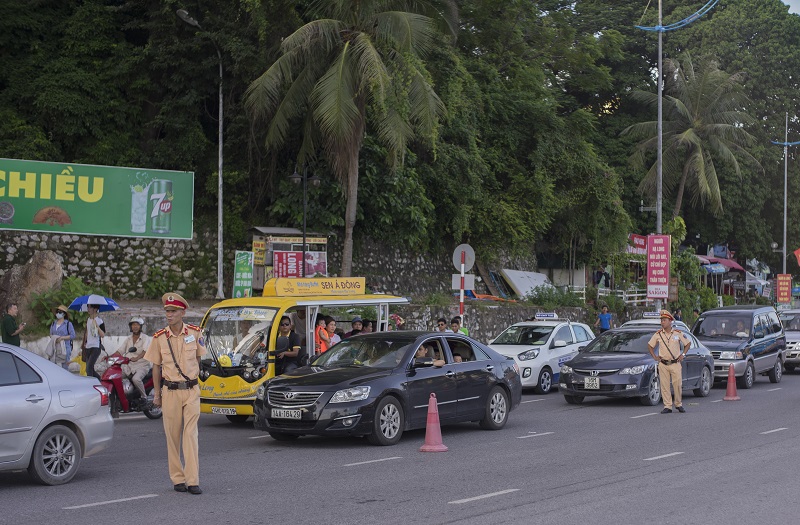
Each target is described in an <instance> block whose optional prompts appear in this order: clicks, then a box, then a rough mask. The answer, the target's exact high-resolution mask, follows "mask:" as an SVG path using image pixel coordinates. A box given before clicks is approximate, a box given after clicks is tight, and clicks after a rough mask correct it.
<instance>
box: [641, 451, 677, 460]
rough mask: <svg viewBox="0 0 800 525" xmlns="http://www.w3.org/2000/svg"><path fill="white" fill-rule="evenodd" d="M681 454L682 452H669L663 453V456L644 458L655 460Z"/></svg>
mask: <svg viewBox="0 0 800 525" xmlns="http://www.w3.org/2000/svg"><path fill="white" fill-rule="evenodd" d="M681 454H683V452H670V453H669V454H664V455H663V456H655V457H652V458H645V461H655V460H657V459H664V458H671V457H672V456H680V455H681Z"/></svg>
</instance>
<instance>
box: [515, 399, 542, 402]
mask: <svg viewBox="0 0 800 525" xmlns="http://www.w3.org/2000/svg"><path fill="white" fill-rule="evenodd" d="M537 401H544V399H528V400H527V401H520V403H536V402H537Z"/></svg>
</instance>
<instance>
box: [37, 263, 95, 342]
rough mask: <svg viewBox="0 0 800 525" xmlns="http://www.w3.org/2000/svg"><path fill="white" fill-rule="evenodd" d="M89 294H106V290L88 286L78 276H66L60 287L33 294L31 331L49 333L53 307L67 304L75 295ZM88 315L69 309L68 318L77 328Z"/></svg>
mask: <svg viewBox="0 0 800 525" xmlns="http://www.w3.org/2000/svg"><path fill="white" fill-rule="evenodd" d="M90 294H97V295H108V292H107V291H106V289H105V288H102V287H100V286H90V285H88V284H86V283H84V282H83V281H82V280H80V279H79V278H78V277H67V278H65V279H64V280H63V281H61V288H58V289H56V290H50V291H47V292H44V293H42V294H37V295H34V297H33V302H32V303H31V309H32V310H33V315H34V316H35V318H36V325H35V327H34V330H33V331H32V333H49V330H50V325H51V324H52V323H53V321H54V319H55V318H54V317H53V309H54V308H55V307H57V306H58V305H60V304H63V305H66V306H69V305H70V303H72V301H74V300H75V298H76V297H80V296H81V295H90ZM88 315H89V314H88V313H86V312H76V311H70V314H69V319H70V321H72V324H73V325H75V329H76V330H77V329H78V328H77V327H78V326H80V325H81V324H84V323H85V322H86V318H87V317H88Z"/></svg>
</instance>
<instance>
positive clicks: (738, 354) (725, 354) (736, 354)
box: [719, 352, 744, 359]
mask: <svg viewBox="0 0 800 525" xmlns="http://www.w3.org/2000/svg"><path fill="white" fill-rule="evenodd" d="M743 357H744V356H743V355H742V353H741V352H720V354H719V358H720V359H742V358H743Z"/></svg>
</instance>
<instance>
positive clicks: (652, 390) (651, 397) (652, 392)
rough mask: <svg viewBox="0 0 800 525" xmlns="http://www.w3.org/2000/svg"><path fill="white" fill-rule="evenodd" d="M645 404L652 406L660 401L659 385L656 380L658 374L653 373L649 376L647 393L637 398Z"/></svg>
mask: <svg viewBox="0 0 800 525" xmlns="http://www.w3.org/2000/svg"><path fill="white" fill-rule="evenodd" d="M639 400H640V401H641V402H642V404H643V405H645V406H650V407H654V406H656V405H657V404H658V403H659V401H661V385H660V384H659V381H658V376H657V375H655V374H653V377H651V378H650V385H648V387H647V395H646V396H642V397H640V398H639Z"/></svg>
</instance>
